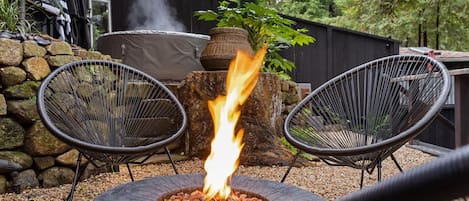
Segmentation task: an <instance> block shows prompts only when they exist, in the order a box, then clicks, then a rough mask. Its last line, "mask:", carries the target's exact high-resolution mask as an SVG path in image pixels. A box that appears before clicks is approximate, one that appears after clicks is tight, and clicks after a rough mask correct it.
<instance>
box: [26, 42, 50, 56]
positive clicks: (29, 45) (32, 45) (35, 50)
mask: <svg viewBox="0 0 469 201" xmlns="http://www.w3.org/2000/svg"><path fill="white" fill-rule="evenodd" d="M23 51H24V54H23V56H24V57H43V56H44V55H46V53H47V50H46V49H45V48H43V47H41V46H39V45H38V44H37V43H36V41H33V40H27V41H24V42H23Z"/></svg>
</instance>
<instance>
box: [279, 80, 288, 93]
mask: <svg viewBox="0 0 469 201" xmlns="http://www.w3.org/2000/svg"><path fill="white" fill-rule="evenodd" d="M280 83H281V85H282V91H288V89H289V88H290V86H289V84H288V82H287V81H285V80H284V81H280Z"/></svg>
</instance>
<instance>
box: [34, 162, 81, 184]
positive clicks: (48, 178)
mask: <svg viewBox="0 0 469 201" xmlns="http://www.w3.org/2000/svg"><path fill="white" fill-rule="evenodd" d="M74 174H75V173H74V172H73V170H72V169H70V168H66V167H51V168H49V169H47V170H44V172H42V173H41V174H39V176H38V179H39V181H41V183H42V187H44V188H50V187H55V186H59V185H62V184H70V183H72V181H73V175H74Z"/></svg>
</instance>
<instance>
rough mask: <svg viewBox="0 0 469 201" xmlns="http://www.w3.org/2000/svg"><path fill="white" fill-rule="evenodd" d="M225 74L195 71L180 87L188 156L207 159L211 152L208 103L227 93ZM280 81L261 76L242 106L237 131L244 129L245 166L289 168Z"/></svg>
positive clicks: (275, 77)
mask: <svg viewBox="0 0 469 201" xmlns="http://www.w3.org/2000/svg"><path fill="white" fill-rule="evenodd" d="M225 81H226V72H224V71H194V72H192V73H190V74H189V75H188V76H187V77H186V79H185V80H184V82H183V83H184V84H183V85H182V87H181V89H180V90H181V92H180V93H179V94H180V100H182V102H183V105H184V107H185V108H186V112H187V115H188V122H189V125H188V128H187V132H188V134H189V152H190V153H189V154H190V156H192V157H194V156H195V157H199V158H203V159H205V158H206V157H207V156H208V154H209V153H210V142H211V140H212V138H213V135H214V131H213V123H212V119H211V116H210V113H209V110H208V105H207V103H208V101H209V100H213V99H215V98H216V97H217V96H218V95H223V94H225ZM280 90H281V86H280V80H279V78H278V77H277V76H276V75H275V74H271V73H261V74H260V75H259V80H258V82H257V85H256V87H255V88H254V90H253V92H252V94H251V96H250V97H249V99H248V100H247V101H246V103H245V104H244V105H243V106H242V110H241V117H240V120H239V121H238V126H237V129H240V128H243V129H244V137H243V143H244V148H243V150H242V152H241V158H240V163H241V164H244V165H287V164H288V163H289V162H290V161H291V160H292V159H293V154H292V153H291V151H289V150H288V149H287V148H286V147H284V145H283V144H282V143H281V141H280V138H281V136H282V116H281V112H282V100H281V94H280Z"/></svg>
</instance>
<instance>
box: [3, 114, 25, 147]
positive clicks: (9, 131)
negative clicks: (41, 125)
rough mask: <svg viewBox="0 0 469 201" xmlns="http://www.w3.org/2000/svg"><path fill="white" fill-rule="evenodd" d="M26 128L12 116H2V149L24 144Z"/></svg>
mask: <svg viewBox="0 0 469 201" xmlns="http://www.w3.org/2000/svg"><path fill="white" fill-rule="evenodd" d="M24 134H25V130H24V128H23V127H22V126H21V125H20V124H19V123H17V122H16V121H14V120H13V119H11V118H0V150H2V149H13V148H16V147H19V146H22V145H23V140H24Z"/></svg>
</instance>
